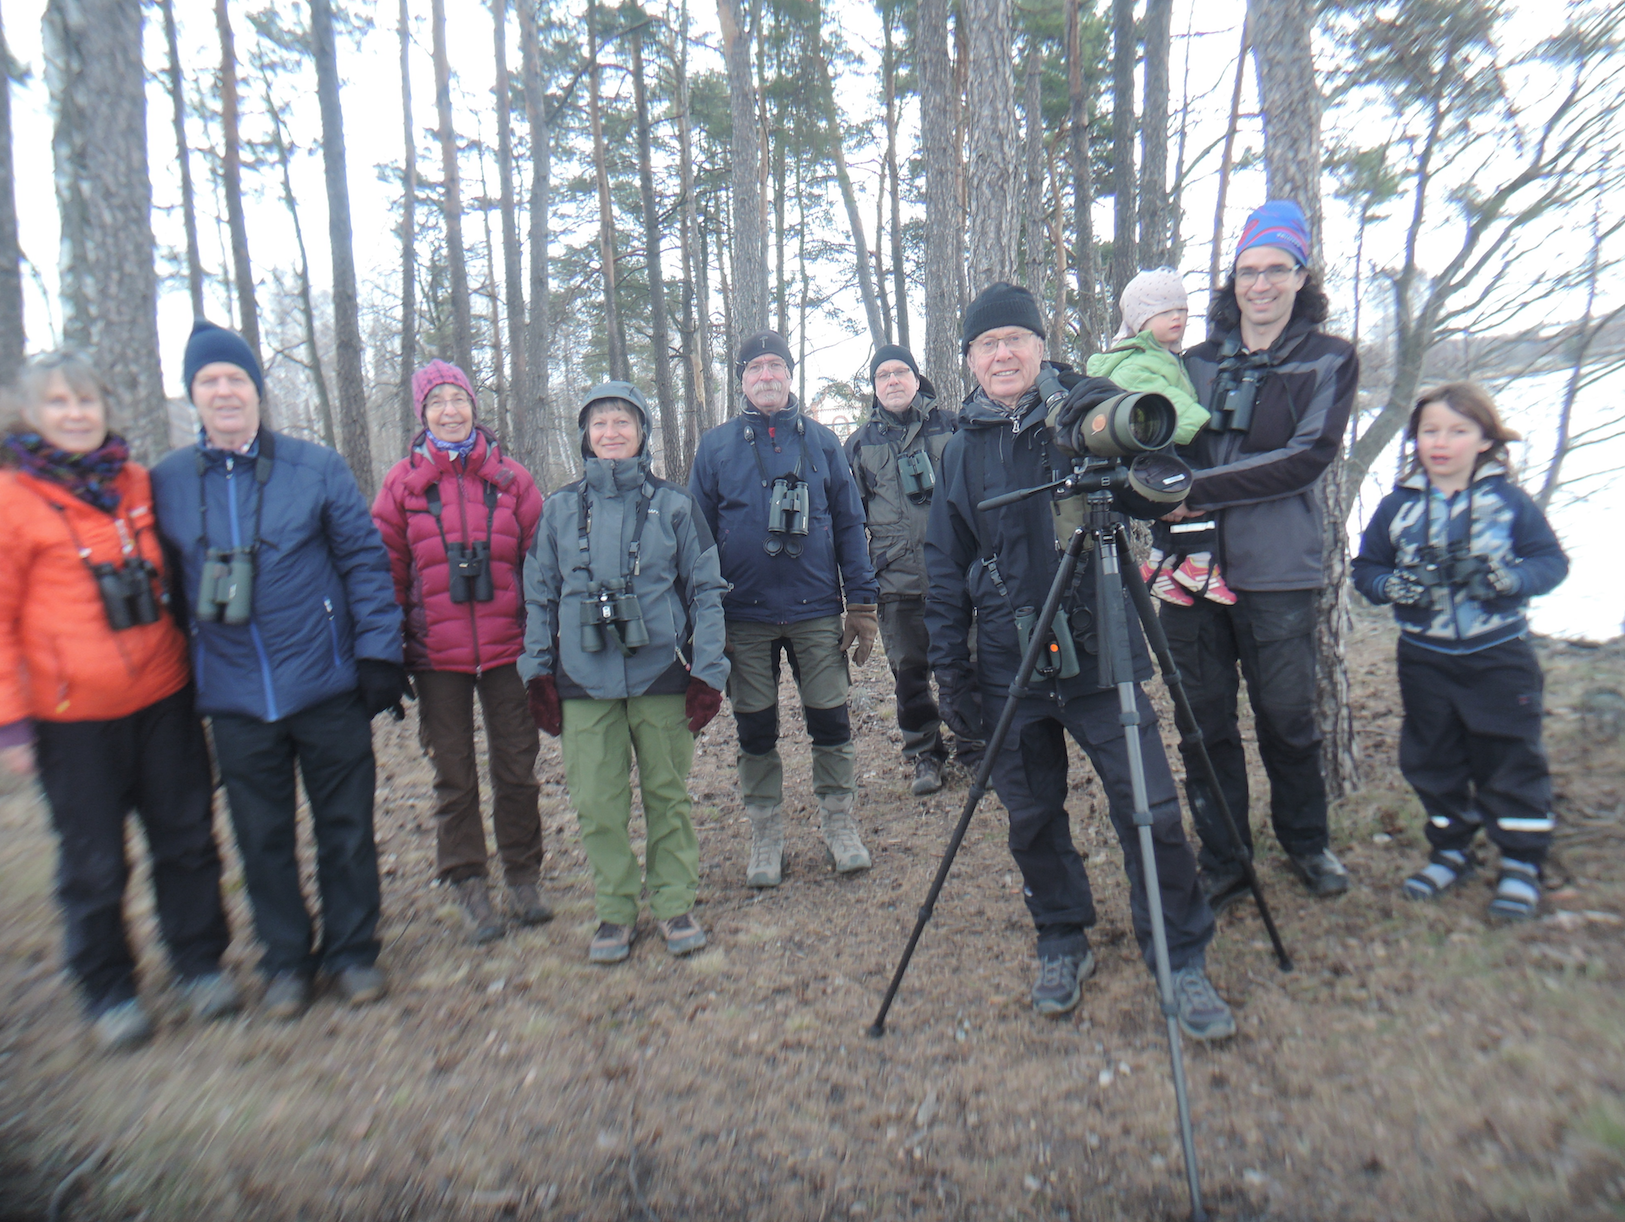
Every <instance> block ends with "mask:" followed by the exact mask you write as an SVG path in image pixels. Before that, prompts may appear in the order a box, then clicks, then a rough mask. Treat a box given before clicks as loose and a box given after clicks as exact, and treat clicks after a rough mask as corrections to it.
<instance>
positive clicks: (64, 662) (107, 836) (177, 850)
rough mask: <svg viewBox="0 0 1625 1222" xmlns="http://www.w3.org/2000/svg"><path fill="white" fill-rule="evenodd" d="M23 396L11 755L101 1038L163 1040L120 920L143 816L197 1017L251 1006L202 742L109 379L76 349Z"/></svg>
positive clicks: (5, 584)
mask: <svg viewBox="0 0 1625 1222" xmlns="http://www.w3.org/2000/svg"><path fill="white" fill-rule="evenodd" d="M16 396H17V400H18V406H19V407H20V409H21V415H20V417H19V418H18V419H16V420H15V421H13V422H12V424H11V426H10V427H9V428H8V429H7V430H6V433H5V438H4V442H3V444H0V462H3V464H4V469H0V522H3V523H4V524H5V527H4V530H0V763H3V764H4V765H5V766H6V767H7V768H9V770H10V771H12V772H14V773H18V774H21V775H28V774H31V773H38V775H39V779H40V783H41V785H42V787H43V788H44V790H45V796H46V799H47V800H48V802H49V804H50V810H51V820H52V823H53V825H54V826H55V829H56V833H57V838H58V841H59V845H60V850H59V857H58V865H57V899H58V901H59V902H60V903H61V905H62V912H63V919H64V924H65V925H66V944H67V945H66V955H67V959H68V965H69V967H70V969H71V971H72V972H73V975H74V977H75V978H76V980H77V982H78V984H79V988H80V992H81V994H82V996H83V999H84V1005H85V1011H86V1014H87V1015H88V1017H89V1019H90V1021H91V1024H92V1028H91V1029H92V1034H93V1037H94V1039H95V1041H96V1043H97V1044H98V1045H100V1046H101V1047H102V1048H104V1049H110V1050H112V1049H124V1048H131V1047H135V1046H136V1045H138V1044H141V1043H143V1042H144V1041H145V1040H147V1039H148V1038H149V1037H150V1036H151V1034H152V1022H151V1020H150V1019H149V1018H148V1016H147V1013H146V1011H145V1010H144V1009H143V1008H142V1005H141V1002H140V999H139V998H138V997H137V995H136V980H135V959H134V956H133V955H132V954H131V951H130V946H129V940H128V938H127V936H126V934H125V928H124V889H125V884H126V882H127V880H128V877H129V865H128V862H127V860H126V858H125V853H124V826H125V819H126V817H127V816H128V815H129V813H130V811H131V810H132V809H134V811H135V813H136V814H137V815H138V816H139V817H140V819H141V822H142V825H143V827H144V829H145V831H146V838H147V845H148V848H149V851H150V853H151V856H152V882H153V890H154V893H155V898H156V901H157V911H158V926H159V930H160V932H161V934H162V936H163V940H164V944H165V946H166V948H167V949H168V952H169V959H170V963H171V965H172V966H173V968H174V972H175V976H176V978H177V982H178V983H179V985H180V987H181V989H182V991H183V993H184V994H185V996H186V999H187V1002H188V1005H189V1008H190V1010H191V1013H192V1016H193V1017H194V1018H196V1019H201V1020H208V1019H214V1018H220V1017H223V1016H225V1015H227V1014H231V1013H233V1012H235V1011H236V1010H237V1009H238V1008H239V1005H240V998H239V995H238V991H237V986H236V984H235V983H234V982H233V981H232V979H231V978H230V976H228V975H226V974H225V973H224V972H222V970H221V966H220V956H221V955H222V954H223V953H224V952H225V949H226V945H227V943H228V942H229V941H230V934H229V931H228V929H227V926H226V916H225V910H224V908H223V907H222V905H221V900H220V855H219V852H218V850H217V849H216V847H215V840H214V822H213V804H212V799H213V781H212V776H211V771H210V767H209V756H208V747H207V745H206V743H205V741H204V738H203V727H202V725H201V724H200V722H199V721H198V718H197V715H196V714H195V713H194V712H193V709H192V688H191V676H190V673H189V671H188V669H187V662H186V643H185V640H184V638H183V637H182V635H181V631H180V629H179V627H177V625H176V622H175V620H174V619H173V618H172V617H171V615H170V613H169V610H168V608H167V607H166V606H165V603H166V602H167V599H166V597H165V594H164V575H165V565H164V558H163V554H162V552H161V551H160V550H159V545H158V532H157V529H156V527H155V524H154V522H153V518H152V492H151V487H150V485H149V483H148V480H147V472H146V471H145V470H144V469H143V468H142V467H140V466H138V465H136V464H135V463H133V462H131V461H129V450H128V448H127V447H126V446H125V443H124V440H123V439H122V438H121V437H119V436H118V435H117V434H113V433H109V432H108V431H107V410H106V402H105V397H104V395H103V393H102V386H101V380H100V378H99V377H98V376H97V374H96V371H95V370H94V369H93V368H92V367H91V366H90V364H89V363H88V362H86V361H85V360H84V359H83V358H82V357H78V356H74V355H72V354H53V355H49V356H44V357H39V358H36V359H35V360H34V361H32V362H31V363H30V364H29V365H28V366H27V368H25V369H24V371H23V373H22V375H21V377H20V379H19V380H18V384H17V387H16Z"/></svg>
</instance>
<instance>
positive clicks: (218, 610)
mask: <svg viewBox="0 0 1625 1222" xmlns="http://www.w3.org/2000/svg"><path fill="white" fill-rule="evenodd" d="M253 614H254V553H253V551H252V550H251V549H250V548H246V547H233V548H218V547H211V548H210V549H209V550H208V552H207V554H206V555H205V556H204V560H203V575H202V576H201V577H200V578H199V579H198V584H197V617H198V620H199V621H200V622H202V623H205V624H246V623H248V621H249V619H250V617H251V616H252V615H253Z"/></svg>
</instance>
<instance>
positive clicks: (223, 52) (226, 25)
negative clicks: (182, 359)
mask: <svg viewBox="0 0 1625 1222" xmlns="http://www.w3.org/2000/svg"><path fill="white" fill-rule="evenodd" d="M214 24H215V29H216V30H217V31H218V32H219V34H220V130H221V137H222V139H221V146H222V147H221V150H220V181H221V186H222V187H223V188H224V190H225V193H226V224H227V226H228V228H229V229H230V231H231V266H232V271H233V272H234V274H235V278H236V281H237V323H238V327H239V328H240V329H241V331H242V336H243V339H244V340H245V341H246V342H247V344H248V349H249V351H250V352H252V353H253V354H254V358H255V359H256V360H259V361H260V362H261V364H262V365H263V363H264V361H263V358H262V356H261V352H260V311H259V303H258V301H257V300H256V297H255V293H254V269H253V266H252V264H251V263H250V262H249V258H248V221H247V219H246V217H245V216H244V215H243V165H242V148H241V140H240V137H239V135H238V131H237V50H236V45H235V41H234V40H233V38H232V34H231V13H230V11H229V8H228V6H227V0H215V3H214ZM266 406H267V405H266V404H261V405H260V409H261V414H262V415H263V416H265V417H266V419H265V423H266V424H267V426H269V425H270V423H271V422H270V419H269V415H268V413H266V412H265V408H266Z"/></svg>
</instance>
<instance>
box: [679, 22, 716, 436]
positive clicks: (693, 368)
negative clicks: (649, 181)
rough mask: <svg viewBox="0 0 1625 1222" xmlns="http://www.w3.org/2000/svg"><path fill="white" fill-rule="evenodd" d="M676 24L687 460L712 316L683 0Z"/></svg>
mask: <svg viewBox="0 0 1625 1222" xmlns="http://www.w3.org/2000/svg"><path fill="white" fill-rule="evenodd" d="M680 22H681V24H680V25H679V27H678V28H677V30H675V31H674V32H673V38H672V43H673V45H672V49H671V61H672V68H673V73H674V84H675V93H676V98H675V101H676V106H675V110H676V113H677V174H678V181H679V184H680V187H681V190H682V192H683V208H682V241H683V357H684V361H683V391H684V396H685V398H686V400H687V403H688V410H687V411H686V412H684V413H683V419H684V424H683V455H684V457H685V459H686V460H687V461H688V462H689V463H692V462H693V459H694V452H695V448H696V447H697V446H698V444H699V437H700V434H701V433H702V432H704V431H705V430H706V429H708V428H710V427H711V423H712V422H711V412H710V406H711V404H712V403H714V402H715V399H714V394H715V390H714V388H713V386H712V384H711V378H712V374H711V342H710V332H711V320H710V319H709V318H708V317H706V310H707V296H706V291H705V289H706V280H707V279H708V275H709V273H708V271H707V268H706V260H705V250H704V247H703V246H702V245H701V244H700V243H701V241H702V235H701V232H700V216H699V206H698V203H697V201H696V200H695V198H694V118H693V114H692V111H691V109H690V107H691V104H692V103H691V100H690V98H689V93H688V36H689V24H688V0H683V5H682V11H681V16H680Z"/></svg>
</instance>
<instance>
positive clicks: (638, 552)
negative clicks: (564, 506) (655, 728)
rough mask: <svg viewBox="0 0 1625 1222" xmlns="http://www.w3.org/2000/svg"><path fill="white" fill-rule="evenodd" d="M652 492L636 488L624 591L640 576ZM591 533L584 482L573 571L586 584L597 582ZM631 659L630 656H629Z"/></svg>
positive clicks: (646, 486)
mask: <svg viewBox="0 0 1625 1222" xmlns="http://www.w3.org/2000/svg"><path fill="white" fill-rule="evenodd" d="M654 499H655V490H654V488H653V487H651V486H650V484H649V481H648V480H644V481H643V483H642V484H641V485H640V486H639V487H638V501H637V504H636V505H634V506H633V508H632V515H633V517H634V519H635V521H634V522H633V523H632V541H631V542H630V543H628V544H627V545H626V567H625V568H624V569H623V570H622V572H621V580H622V581H624V582H625V583H626V588H627V589H628V590H630V589H631V588H632V585H631V583H632V578H634V577H636V576H637V575H638V574H639V573H641V572H643V554H642V548H643V528H644V527H645V526H647V525H648V524H649V506H650V505H652V504H653V503H654ZM591 530H592V504H591V502H589V501H588V499H587V481H586V479H585V478H583V479H582V481H581V491H580V504H579V505H578V506H577V507H576V536H577V537H576V551H577V552H578V553H579V554H580V555H579V558H580V561H581V563H580V564H578V565H576V568H578V569H580V570H581V571H582V572H584V573H586V574H587V580H588V582H594V581H596V580H597V578H596V577H595V576H594V575H593V571H592V545H591V544H590V543H589V542H588V541H587V534H588V532H589V531H591ZM628 656H630V654H629V655H628Z"/></svg>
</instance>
